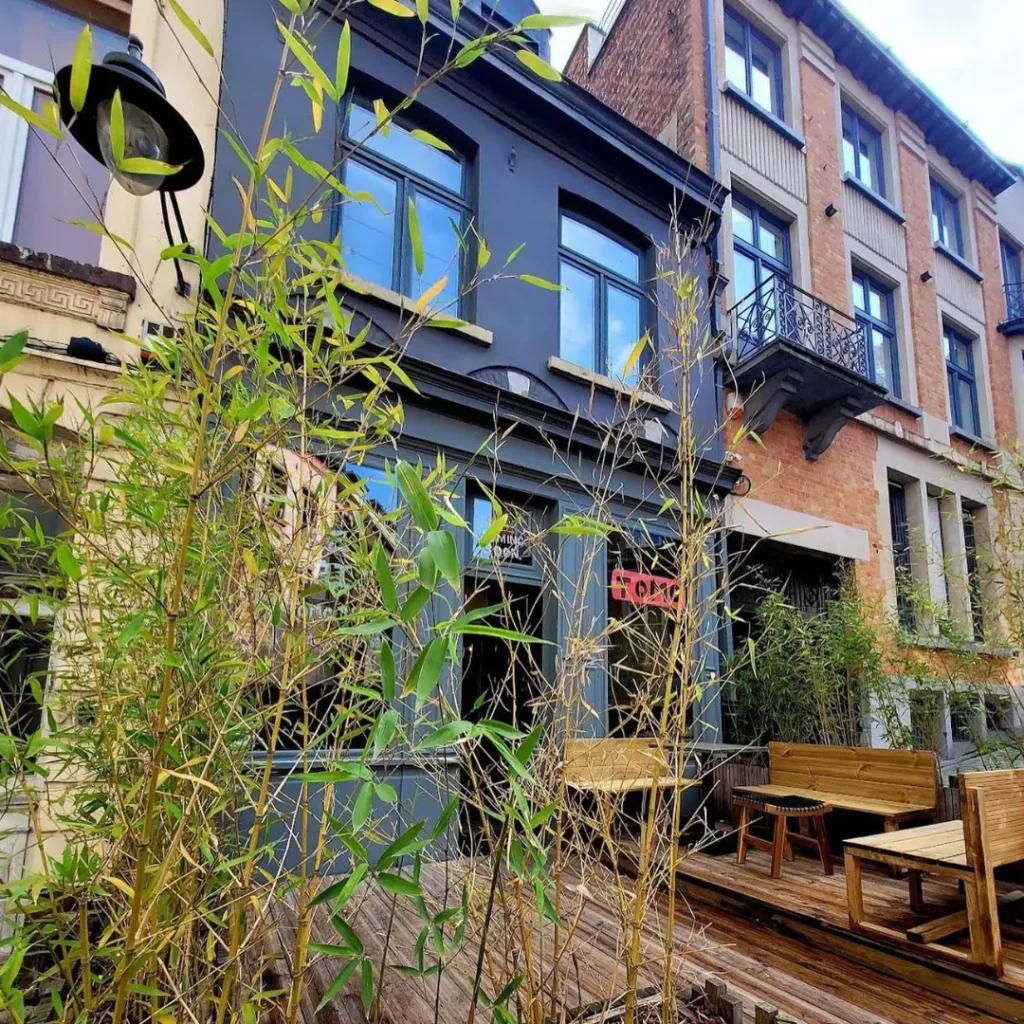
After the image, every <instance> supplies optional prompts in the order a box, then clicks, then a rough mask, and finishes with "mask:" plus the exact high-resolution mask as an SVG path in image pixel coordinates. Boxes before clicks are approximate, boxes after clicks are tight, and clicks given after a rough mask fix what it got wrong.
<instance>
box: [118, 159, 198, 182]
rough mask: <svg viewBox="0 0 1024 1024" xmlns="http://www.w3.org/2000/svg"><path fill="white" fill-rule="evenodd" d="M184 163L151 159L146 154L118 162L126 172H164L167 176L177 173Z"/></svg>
mask: <svg viewBox="0 0 1024 1024" xmlns="http://www.w3.org/2000/svg"><path fill="white" fill-rule="evenodd" d="M182 166H183V164H166V163H164V162H163V161H162V160H150V159H149V158H148V157H144V156H130V157H126V158H125V159H123V160H121V161H119V162H118V167H119V168H120V169H121V170H122V171H124V172H125V174H162V175H164V176H165V177H167V176H169V175H171V174H177V173H178V171H180V170H181V168H182Z"/></svg>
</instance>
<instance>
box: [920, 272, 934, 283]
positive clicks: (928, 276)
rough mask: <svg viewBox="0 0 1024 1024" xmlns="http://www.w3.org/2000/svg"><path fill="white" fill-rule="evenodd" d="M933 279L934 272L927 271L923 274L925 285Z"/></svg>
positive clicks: (922, 278)
mask: <svg viewBox="0 0 1024 1024" xmlns="http://www.w3.org/2000/svg"><path fill="white" fill-rule="evenodd" d="M931 279H932V272H931V271H930V270H926V271H924V272H923V273H922V274H921V280H922V281H924V283H925V284H927V283H928V282H929V281H930V280H931Z"/></svg>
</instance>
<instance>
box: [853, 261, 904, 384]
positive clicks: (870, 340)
mask: <svg viewBox="0 0 1024 1024" xmlns="http://www.w3.org/2000/svg"><path fill="white" fill-rule="evenodd" d="M853 306H854V309H855V310H856V319H857V323H858V324H860V326H861V329H862V330H863V332H864V340H865V342H866V344H867V347H868V367H869V369H870V373H871V379H872V380H873V381H875V383H876V384H881V385H882V386H883V387H886V388H888V389H889V392H890V393H891V394H892V395H894V396H895V397H896V398H899V397H900V362H899V351H898V349H897V346H896V312H895V306H894V303H893V296H892V290H891V289H889V288H887V287H886V286H885V285H884V284H882V283H881V282H880V281H876V280H875V278H873V277H872V276H871V275H870V274H868V273H866V272H865V271H863V270H861V269H859V268H858V267H854V270H853Z"/></svg>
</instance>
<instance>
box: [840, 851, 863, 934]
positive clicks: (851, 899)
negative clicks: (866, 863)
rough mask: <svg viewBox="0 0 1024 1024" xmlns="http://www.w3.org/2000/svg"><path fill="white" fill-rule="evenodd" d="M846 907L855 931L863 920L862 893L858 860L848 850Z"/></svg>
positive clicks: (846, 858) (846, 860)
mask: <svg viewBox="0 0 1024 1024" xmlns="http://www.w3.org/2000/svg"><path fill="white" fill-rule="evenodd" d="M844 860H845V865H846V906H847V908H848V909H849V912H850V927H851V928H853V929H854V930H856V928H857V927H858V925H860V924H861V923H862V922H863V920H864V892H863V890H862V889H861V884H860V860H859V859H858V858H857V857H855V856H854V855H853V854H852V853H851V852H850V851H849V850H847V851H846V855H845V858H844Z"/></svg>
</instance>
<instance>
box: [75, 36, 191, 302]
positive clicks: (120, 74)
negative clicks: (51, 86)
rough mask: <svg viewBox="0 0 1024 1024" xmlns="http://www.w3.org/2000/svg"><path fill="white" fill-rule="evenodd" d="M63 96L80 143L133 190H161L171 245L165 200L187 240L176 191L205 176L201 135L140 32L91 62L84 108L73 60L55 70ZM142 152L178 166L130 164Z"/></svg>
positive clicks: (183, 287) (184, 289)
mask: <svg viewBox="0 0 1024 1024" xmlns="http://www.w3.org/2000/svg"><path fill="white" fill-rule="evenodd" d="M55 83H56V87H57V89H56V91H57V95H58V96H59V98H60V116H61V120H62V121H63V122H64V124H66V125H67V127H68V131H70V132H71V135H72V136H73V137H74V138H75V140H76V141H77V142H78V143H79V144H80V145H81V146H82V148H83V149H84V150H85V151H86V152H87V153H89V154H90V156H92V157H94V158H95V159H97V160H98V161H99V162H100V163H102V164H104V165H105V166H106V167H107V168H108V169H109V171H110V173H111V174H112V175H113V176H114V179H115V180H116V181H117V182H118V183H119V184H120V185H121V186H122V187H123V188H124V189H125V190H126V191H128V192H130V193H131V194H132V195H134V196H146V195H149V194H150V193H151V192H156V191H157V190H159V192H160V206H161V210H162V212H163V219H164V230H165V231H166V232H167V238H168V240H169V241H170V243H171V245H172V246H173V245H175V244H178V243H176V242H175V241H174V236H173V235H172V233H171V223H170V218H169V217H168V214H167V203H168V198H170V204H171V207H172V209H173V210H174V217H175V220H176V221H177V225H178V231H179V232H180V234H181V244H185V243H187V241H188V240H187V238H186V236H185V225H184V223H183V221H182V218H181V210H180V209H179V208H178V200H177V198H176V197H175V193H176V192H181V191H182V190H184V189H187V188H191V187H192V186H193V185H195V184H196V182H198V181H199V179H200V178H201V177H202V176H203V170H204V169H205V167H206V159H205V156H204V154H203V147H202V145H201V144H200V142H199V137H198V136H197V135H196V133H195V132H194V131H193V129H192V126H191V125H190V124H189V123H188V121H187V120H186V119H185V117H184V116H183V115H182V114H180V113H179V112H178V111H177V110H176V109H175V107H174V106H173V105H172V104H171V103H170V101H169V100H168V99H167V92H166V90H165V89H164V87H163V83H162V82H161V81H160V79H159V78H157V76H156V75H155V74H154V73H153V71H152V70H151V69H150V68H149V67H147V66H146V65H145V64H144V63H143V62H142V43H141V42H140V40H139V39H138V37H137V36H129V37H128V52H127V53H124V52H120V51H116V50H115V51H114V52H112V53H108V54H107V55H106V56H105V57H104V58H103V62H102V63H101V64H93V65H92V68H91V69H90V72H89V88H88V90H87V92H86V96H85V103H84V104H83V106H82V108H81V110H79V111H77V112H76V111H75V109H74V107H73V106H72V104H71V98H70V97H71V65H70V64H69V65H68V66H67V67H63V68H61V69H60V71H58V72H57V74H56V76H55ZM117 92H120V94H121V108H122V111H123V115H124V153H123V155H122V156H121V159H120V160H118V159H116V158H115V156H114V153H113V147H112V144H111V110H112V107H113V102H114V94H115V93H117ZM138 157H142V158H143V159H146V160H159V161H160V162H161V163H164V164H168V165H171V166H172V167H173V168H174V170H173V171H172V172H170V173H166V174H156V173H136V172H134V171H132V170H130V169H126V167H125V164H126V162H130V161H131V160H132V159H134V158H138ZM174 269H175V272H176V274H177V277H178V294H179V295H187V294H188V284H187V282H186V281H185V278H184V276H183V274H182V272H181V265H180V263H179V262H178V260H177V259H175V261H174Z"/></svg>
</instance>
